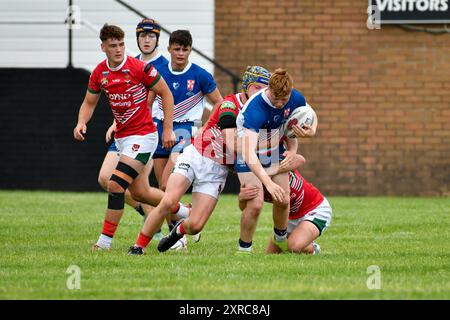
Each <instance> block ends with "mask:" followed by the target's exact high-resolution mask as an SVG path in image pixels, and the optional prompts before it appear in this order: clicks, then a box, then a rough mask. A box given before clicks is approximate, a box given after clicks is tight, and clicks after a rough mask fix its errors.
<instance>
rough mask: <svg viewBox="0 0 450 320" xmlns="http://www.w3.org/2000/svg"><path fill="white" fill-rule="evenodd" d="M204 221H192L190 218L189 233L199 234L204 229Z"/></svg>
mask: <svg viewBox="0 0 450 320" xmlns="http://www.w3.org/2000/svg"><path fill="white" fill-rule="evenodd" d="M203 225H204V224H203V223H202V222H201V221H192V220H191V219H189V225H188V227H189V234H197V233H199V232H201V231H202V229H203Z"/></svg>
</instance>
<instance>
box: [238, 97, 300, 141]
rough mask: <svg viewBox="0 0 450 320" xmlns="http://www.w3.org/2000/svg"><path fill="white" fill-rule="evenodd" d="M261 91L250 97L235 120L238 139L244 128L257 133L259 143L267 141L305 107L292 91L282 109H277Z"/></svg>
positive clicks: (241, 135)
mask: <svg viewBox="0 0 450 320" xmlns="http://www.w3.org/2000/svg"><path fill="white" fill-rule="evenodd" d="M266 90H268V89H266V88H265V89H262V90H260V91H259V92H258V93H256V94H255V95H254V96H253V97H251V98H250V99H249V100H248V101H247V103H246V104H245V105H244V107H243V108H242V110H241V111H240V112H239V114H238V116H237V119H236V126H237V134H238V137H240V138H241V137H243V135H244V128H246V129H250V130H252V131H255V132H257V133H259V141H260V142H261V141H268V140H270V139H271V136H273V135H274V134H280V135H282V134H283V133H282V132H280V130H282V128H283V125H284V124H285V123H286V121H287V119H288V118H289V116H290V115H291V113H292V111H294V109H296V108H298V107H302V106H306V100H305V97H303V95H302V94H301V93H300V92H299V91H298V90H296V89H293V90H292V93H291V97H290V99H289V101H288V102H287V103H286V104H285V105H284V107H283V108H281V109H277V108H275V107H274V106H273V105H272V103H271V102H270V100H269V98H268V97H267V96H266V94H265V92H266Z"/></svg>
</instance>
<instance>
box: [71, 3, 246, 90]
mask: <svg viewBox="0 0 450 320" xmlns="http://www.w3.org/2000/svg"><path fill="white" fill-rule="evenodd" d="M115 1H116V2H117V3H119V4H121V5H122V6H124V7H125V8H127V9H128V10H129V11H132V12H134V13H135V14H137V15H138V16H140V17H141V18H148V17H147V16H146V15H145V14H144V13H142V12H140V11H139V10H137V9H136V8H134V7H132V6H130V5H129V4H128V3H126V2H125V1H122V0H115ZM72 2H73V1H72V0H69V10H68V17H67V19H66V23H67V24H68V26H69V27H68V29H69V31H68V32H69V34H68V41H69V50H68V51H69V52H68V54H69V57H68V63H67V67H68V68H73V64H72V41H73V40H72V29H73V28H72V24H73V23H74V17H73V14H74V12H73V10H72V8H73V3H72ZM161 30H162V31H163V32H165V33H166V34H170V33H171V32H170V31H169V30H167V29H166V28H164V27H163V26H161ZM192 51H194V52H195V53H197V54H198V55H199V56H201V57H202V58H204V59H206V60H207V61H209V62H210V63H212V64H213V65H214V67H216V68H217V69H219V70H221V71H222V72H224V73H225V74H226V75H228V76H229V77H230V80H231V82H232V84H233V92H238V85H239V82H240V81H241V78H240V77H239V76H238V75H236V74H235V73H233V72H232V71H230V70H229V69H228V68H226V67H224V66H223V65H221V64H220V63H219V62H217V61H216V60H214V59H212V58H210V57H208V56H207V55H205V54H204V53H203V52H201V51H200V50H198V49H196V48H195V47H192Z"/></svg>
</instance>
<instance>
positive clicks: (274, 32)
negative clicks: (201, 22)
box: [215, 0, 450, 196]
mask: <svg viewBox="0 0 450 320" xmlns="http://www.w3.org/2000/svg"><path fill="white" fill-rule="evenodd" d="M366 9H367V1H361V0H358V1H356V0H353V1H352V0H333V1H331V0H320V1H318V0H308V1H304V0H301V1H297V0H278V1H273V0H247V1H237V0H227V1H225V0H216V13H215V15H216V19H215V23H216V25H215V37H216V45H215V58H216V59H217V60H218V61H219V62H220V63H221V64H223V65H224V66H226V67H227V68H230V69H231V70H232V71H233V72H235V73H238V74H241V73H242V71H243V70H244V68H245V66H247V65H255V64H258V65H262V66H265V67H266V68H268V69H270V70H274V69H275V68H277V67H284V68H286V69H287V70H288V71H289V72H290V73H291V75H292V76H293V77H294V80H295V86H296V88H297V89H299V90H300V91H301V92H302V93H303V94H304V95H305V97H306V99H307V101H308V102H309V103H310V104H311V105H312V106H313V107H314V108H315V110H316V112H317V114H318V117H319V128H318V133H317V135H316V137H314V138H312V139H309V140H302V141H301V146H300V151H301V153H302V154H303V155H304V156H305V157H306V158H307V161H308V162H307V164H306V165H305V167H304V168H303V174H304V176H305V177H306V178H308V179H309V180H311V181H312V182H313V183H314V184H315V185H317V186H318V187H319V188H320V189H321V190H322V191H323V192H324V193H325V194H328V195H430V196H434V195H450V34H446V35H431V34H428V33H422V32H407V31H404V30H403V29H400V28H399V27H396V26H383V27H382V28H381V30H369V29H367V27H366V20H367V14H366ZM434 27H442V26H441V25H437V26H434ZM216 79H217V81H218V84H219V88H220V89H221V91H222V93H223V95H225V94H229V93H231V91H232V87H231V85H230V81H229V78H228V77H227V76H226V75H225V74H224V73H223V72H221V71H219V70H216Z"/></svg>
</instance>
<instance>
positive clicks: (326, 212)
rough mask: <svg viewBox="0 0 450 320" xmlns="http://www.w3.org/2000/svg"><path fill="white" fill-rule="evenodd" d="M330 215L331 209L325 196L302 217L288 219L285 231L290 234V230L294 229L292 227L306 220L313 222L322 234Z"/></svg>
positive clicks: (327, 225) (328, 222)
mask: <svg viewBox="0 0 450 320" xmlns="http://www.w3.org/2000/svg"><path fill="white" fill-rule="evenodd" d="M331 215H332V209H331V206H330V203H329V202H328V200H327V199H326V198H323V201H322V202H321V203H320V204H319V205H318V206H317V207H316V208H314V209H312V210H311V211H310V212H308V213H307V214H305V215H304V216H303V217H300V218H298V219H294V220H289V223H288V227H287V233H288V234H291V232H292V231H294V229H295V228H296V227H297V226H298V225H299V224H300V222H302V221H305V220H307V221H311V222H312V223H314V224H315V225H316V227H317V228H318V229H319V231H320V234H322V233H323V232H324V231H325V230H326V229H327V228H328V227H329V225H330V223H331Z"/></svg>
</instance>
